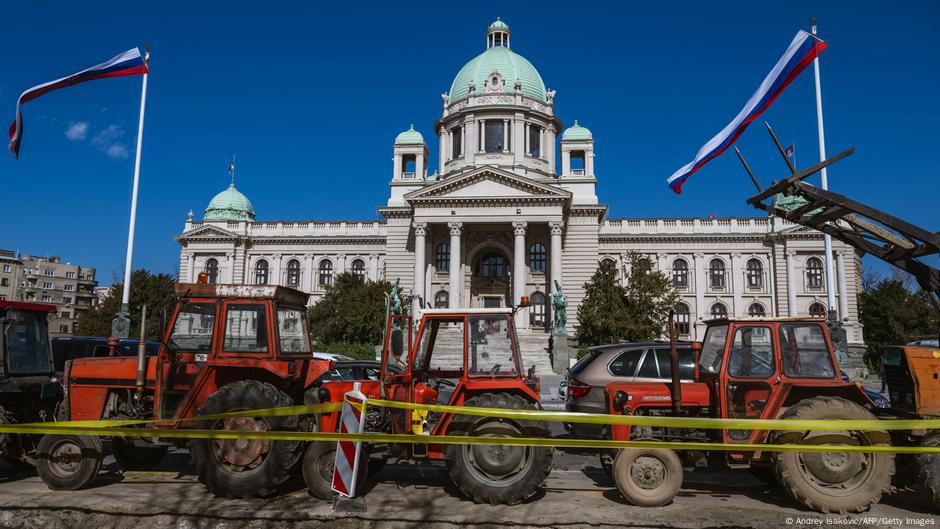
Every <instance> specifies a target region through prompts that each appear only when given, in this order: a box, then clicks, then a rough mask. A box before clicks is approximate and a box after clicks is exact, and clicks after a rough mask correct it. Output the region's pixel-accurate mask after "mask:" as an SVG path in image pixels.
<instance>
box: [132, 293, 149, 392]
mask: <svg viewBox="0 0 940 529" xmlns="http://www.w3.org/2000/svg"><path fill="white" fill-rule="evenodd" d="M146 329H147V305H144V306H143V309H141V311H140V341H139V342H138V343H137V393H136V394H135V395H134V398H135V399H136V400H140V399H141V398H143V396H144V382H145V381H146V378H147V344H146V342H145V341H144V340H145V337H146Z"/></svg>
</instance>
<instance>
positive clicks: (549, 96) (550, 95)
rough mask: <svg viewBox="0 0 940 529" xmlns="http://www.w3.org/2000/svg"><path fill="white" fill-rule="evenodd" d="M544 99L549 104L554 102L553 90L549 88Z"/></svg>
mask: <svg viewBox="0 0 940 529" xmlns="http://www.w3.org/2000/svg"><path fill="white" fill-rule="evenodd" d="M545 99H547V100H548V104H549V105H551V104H552V103H554V102H555V91H554V90H549V91H548V92H545Z"/></svg>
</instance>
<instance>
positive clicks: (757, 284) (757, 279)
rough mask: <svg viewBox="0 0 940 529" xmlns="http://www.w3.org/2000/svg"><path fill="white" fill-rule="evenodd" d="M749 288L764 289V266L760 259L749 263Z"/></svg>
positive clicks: (751, 260)
mask: <svg viewBox="0 0 940 529" xmlns="http://www.w3.org/2000/svg"><path fill="white" fill-rule="evenodd" d="M747 286H748V288H754V289H760V288H764V265H763V263H761V262H760V259H750V260H748V262H747Z"/></svg>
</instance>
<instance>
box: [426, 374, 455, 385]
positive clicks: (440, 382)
mask: <svg viewBox="0 0 940 529" xmlns="http://www.w3.org/2000/svg"><path fill="white" fill-rule="evenodd" d="M427 377H428V381H429V382H434V384H435V385H436V386H437V387H438V388H440V387H441V386H450V387H452V388H456V387H457V384H455V383H453V382H451V381H450V380H447V379H446V378H439V377H435V376H433V375H427Z"/></svg>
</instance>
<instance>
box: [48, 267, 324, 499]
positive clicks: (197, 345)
mask: <svg viewBox="0 0 940 529" xmlns="http://www.w3.org/2000/svg"><path fill="white" fill-rule="evenodd" d="M176 291H177V294H178V295H179V301H178V302H177V304H176V308H175V310H174V311H173V316H172V318H171V320H170V325H169V327H168V329H167V332H166V336H165V338H164V343H163V344H162V346H161V348H160V352H159V354H158V355H157V356H156V357H147V356H143V355H140V356H138V357H137V358H134V357H113V358H82V359H76V360H72V361H71V362H69V363H68V364H67V365H66V369H65V376H64V379H65V400H64V403H63V406H62V407H61V409H60V418H62V419H71V420H76V421H77V420H95V419H141V420H153V426H154V427H155V428H167V429H176V428H187V427H196V428H200V429H208V430H213V429H219V430H246V431H265V430H295V431H299V430H310V429H313V424H314V419H313V418H312V417H297V416H289V417H241V418H235V419H224V420H201V421H200V420H196V421H188V422H177V421H176V419H198V417H199V416H200V415H208V414H218V413H223V412H230V411H238V410H253V409H264V408H276V407H282V406H290V405H295V404H300V403H301V402H303V397H304V392H305V391H306V390H307V389H308V388H309V387H310V386H311V384H312V382H313V381H314V380H315V379H316V378H317V377H319V376H320V375H321V374H323V373H324V372H325V371H327V370H328V369H329V361H323V360H315V359H314V358H313V355H312V354H311V347H310V339H309V336H308V332H307V319H306V310H305V306H306V301H307V295H306V294H304V293H302V292H298V291H296V290H293V289H289V288H284V287H273V286H247V285H246V286H242V285H209V284H203V283H199V284H178V285H176ZM171 443H173V441H171V440H163V439H157V440H155V439H153V438H143V437H140V438H128V437H123V438H119V437H115V438H113V439H112V440H111V449H112V452H113V454H114V457H115V459H117V461H118V463H119V464H120V465H121V466H122V467H123V468H124V469H126V470H143V469H148V468H151V467H153V466H154V465H156V464H157V463H158V462H159V461H160V459H161V458H162V457H163V455H164V454H165V453H166V450H167V447H168V446H169V445H170V444H171ZM189 450H190V452H191V454H192V458H193V461H194V463H195V467H196V472H197V474H198V476H199V480H200V481H201V482H202V483H204V484H205V485H206V486H207V487H208V488H209V490H210V491H212V492H213V493H215V494H217V495H219V496H224V497H228V498H246V497H259V496H267V495H270V494H272V493H274V492H275V490H277V488H278V486H280V485H281V484H282V483H284V482H285V481H287V479H288V478H289V477H290V475H291V472H292V470H293V469H294V468H295V467H296V464H297V462H298V461H299V460H300V457H301V455H302V453H303V444H302V443H300V442H297V441H267V440H249V439H225V440H221V439H193V440H191V441H189ZM38 452H39V460H38V465H37V468H38V471H39V475H40V476H41V477H42V479H43V481H45V483H46V484H47V485H48V486H49V487H50V488H52V489H55V490H75V489H79V488H82V487H84V486H86V485H88V484H89V483H90V482H91V481H92V480H93V479H94V477H95V475H96V474H97V473H98V470H99V468H100V466H101V459H102V443H101V440H100V439H99V438H98V437H91V436H81V435H47V436H45V437H43V439H42V441H41V443H40V449H39V450H38Z"/></svg>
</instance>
